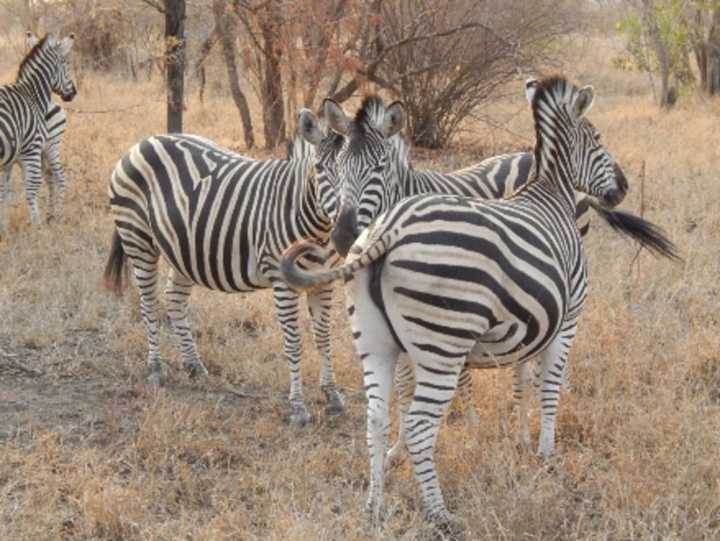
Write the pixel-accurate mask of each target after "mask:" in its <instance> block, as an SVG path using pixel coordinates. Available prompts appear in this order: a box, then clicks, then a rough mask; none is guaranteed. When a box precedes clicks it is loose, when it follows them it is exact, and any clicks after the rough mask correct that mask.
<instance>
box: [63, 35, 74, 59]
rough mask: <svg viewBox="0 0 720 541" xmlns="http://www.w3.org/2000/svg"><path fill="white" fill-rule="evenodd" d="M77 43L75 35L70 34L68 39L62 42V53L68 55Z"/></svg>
mask: <svg viewBox="0 0 720 541" xmlns="http://www.w3.org/2000/svg"><path fill="white" fill-rule="evenodd" d="M74 43H75V34H70V35H69V36H68V37H66V38H64V39H63V40H62V41H61V42H60V52H61V53H62V54H63V55H66V54H68V53H69V52H70V49H72V46H73V44H74Z"/></svg>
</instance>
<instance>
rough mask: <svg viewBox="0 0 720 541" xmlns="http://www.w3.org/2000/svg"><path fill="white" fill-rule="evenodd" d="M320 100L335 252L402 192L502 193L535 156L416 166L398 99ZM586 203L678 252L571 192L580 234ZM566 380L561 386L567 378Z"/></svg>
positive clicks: (403, 379)
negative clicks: (334, 152)
mask: <svg viewBox="0 0 720 541" xmlns="http://www.w3.org/2000/svg"><path fill="white" fill-rule="evenodd" d="M324 107H325V115H326V117H327V119H328V122H329V124H330V126H331V127H332V129H334V130H335V131H337V132H338V133H343V134H345V135H347V137H348V140H347V143H346V149H345V150H344V151H343V153H341V155H340V156H339V158H338V174H339V175H340V178H341V180H342V188H341V200H342V207H341V210H340V213H339V217H338V221H337V225H336V227H335V229H334V231H333V241H334V245H335V247H336V248H337V249H338V251H339V252H340V253H347V250H348V248H349V247H350V245H351V244H352V242H353V241H354V240H355V239H356V237H357V234H358V232H359V231H361V230H363V229H364V228H365V227H366V226H367V225H368V224H369V223H370V222H371V221H372V220H373V219H374V218H375V217H376V216H378V215H379V214H380V213H381V212H384V211H385V210H387V209H388V208H391V207H392V206H393V205H395V204H397V202H398V201H399V200H400V199H402V198H404V197H409V196H413V195H419V194H448V195H460V196H467V197H477V198H481V199H500V198H504V197H508V196H510V195H511V194H512V193H514V192H515V191H516V190H517V189H519V188H520V187H521V186H523V185H524V184H525V183H526V182H527V181H528V179H529V178H530V177H531V173H532V170H533V163H534V158H533V153H531V152H519V153H514V154H505V155H501V156H495V157H492V158H488V159H486V160H484V161H482V162H480V163H477V164H475V165H472V166H470V167H467V168H464V169H461V170H458V171H454V172H450V173H441V172H438V171H428V170H418V169H415V168H414V167H412V165H411V163H410V161H409V158H408V155H409V146H408V144H407V142H406V141H405V139H404V137H403V136H402V134H400V133H399V129H400V128H401V127H402V125H403V123H404V119H403V116H404V114H403V109H402V105H401V104H400V103H399V102H395V103H393V104H391V105H390V106H388V107H386V106H385V104H384V103H383V101H382V100H381V99H380V98H378V97H377V96H369V97H368V98H366V99H365V100H364V101H363V104H362V106H361V108H360V110H359V111H358V113H357V114H356V116H355V119H354V120H350V119H349V118H348V117H347V115H346V114H345V112H344V111H343V110H342V108H341V107H340V106H339V105H337V104H336V103H335V102H333V101H332V100H326V101H325V104H324ZM581 122H582V123H583V124H584V125H585V129H586V130H587V131H588V132H589V133H592V134H593V137H595V138H596V141H597V143H598V144H600V134H599V132H598V130H597V129H596V128H595V127H594V126H593V125H592V124H591V123H590V121H589V120H587V119H586V118H582V119H581ZM389 128H390V129H389ZM613 166H614V167H615V168H616V175H618V176H622V175H623V173H622V171H621V170H620V168H619V166H618V165H617V164H614V165H613ZM591 208H592V209H594V210H595V211H596V212H597V213H598V214H600V216H601V217H602V218H603V219H604V220H605V221H606V222H607V223H608V224H609V225H610V226H611V227H613V229H615V230H616V231H618V232H620V233H623V234H625V235H627V236H629V237H631V238H633V239H635V240H637V241H639V242H640V243H641V245H642V246H644V247H647V248H648V249H650V250H651V251H653V252H655V253H657V254H660V255H663V256H665V257H669V258H675V257H677V255H676V253H675V248H674V246H673V244H672V242H670V241H669V240H668V239H667V238H666V237H665V235H664V234H663V232H662V230H661V229H659V228H658V227H656V226H655V225H653V224H652V223H650V222H647V221H645V220H643V219H642V218H639V217H637V216H635V215H633V214H630V213H627V212H623V211H620V210H609V209H606V208H603V207H602V206H601V205H598V204H597V203H596V202H595V201H593V199H592V198H590V197H588V196H587V195H585V194H582V193H576V203H575V212H576V224H577V228H578V230H579V232H580V235H581V236H582V237H584V236H585V235H586V234H587V232H588V230H589V227H590V214H591V212H590V210H591ZM405 361H406V359H405V356H401V362H400V363H399V364H398V394H399V396H400V397H401V399H400V410H401V415H404V412H405V409H406V408H407V405H408V404H409V403H408V401H407V400H406V398H407V393H408V392H411V390H412V388H413V382H412V370H411V367H410V365H409V364H408V363H407V362H405ZM470 384H471V376H470V373H469V372H468V371H467V370H463V372H462V374H461V376H460V385H459V389H460V391H459V395H460V397H461V398H462V402H463V403H466V404H469V403H470V397H471V392H472V388H471V385H470ZM565 384H566V386H567V381H566V382H565ZM522 385H523V379H522V374H519V373H516V374H515V383H514V395H515V397H516V399H518V398H519V397H520V396H521V395H522V390H521V386H522ZM470 413H471V419H473V418H474V417H475V414H474V410H470ZM401 426H402V425H401ZM525 427H526V425H524V428H523V430H522V431H521V434H520V437H521V439H522V440H523V442H525V441H526V440H527V438H528V436H527V428H525ZM403 447H404V441H403V433H402V430H401V432H400V438H399V439H398V441H397V442H396V443H395V444H394V445H393V446H392V449H391V450H390V451H389V452H388V464H391V463H392V462H394V461H395V459H397V458H398V457H399V455H400V453H401V452H402V449H403Z"/></svg>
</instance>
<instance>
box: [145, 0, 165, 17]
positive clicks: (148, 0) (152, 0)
mask: <svg viewBox="0 0 720 541" xmlns="http://www.w3.org/2000/svg"><path fill="white" fill-rule="evenodd" d="M140 1H141V2H143V3H144V4H147V5H148V6H150V7H151V8H155V9H156V10H158V11H159V12H160V13H162V14H163V15H164V14H165V8H164V7H163V6H162V5H161V4H160V2H159V1H158V0H140Z"/></svg>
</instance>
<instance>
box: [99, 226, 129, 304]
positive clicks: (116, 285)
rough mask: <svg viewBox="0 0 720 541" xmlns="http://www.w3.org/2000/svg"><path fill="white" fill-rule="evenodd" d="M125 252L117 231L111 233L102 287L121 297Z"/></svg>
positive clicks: (123, 286) (123, 281)
mask: <svg viewBox="0 0 720 541" xmlns="http://www.w3.org/2000/svg"><path fill="white" fill-rule="evenodd" d="M125 259H126V258H125V250H124V248H123V245H122V240H121V239H120V234H119V233H118V231H117V229H115V231H114V232H113V236H112V241H111V244H110V256H109V257H108V261H107V265H105V272H104V273H103V285H104V286H105V287H106V288H107V289H110V290H111V291H114V292H115V293H116V294H117V295H118V296H120V295H122V292H123V289H124V288H125V283H126V282H127V280H125V279H123V275H124V273H123V270H124V269H125Z"/></svg>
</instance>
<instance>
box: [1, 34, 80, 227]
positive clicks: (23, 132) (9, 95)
mask: <svg viewBox="0 0 720 541" xmlns="http://www.w3.org/2000/svg"><path fill="white" fill-rule="evenodd" d="M73 42H74V38H73V36H72V35H70V36H68V37H66V38H64V39H62V40H60V41H57V40H56V39H55V38H54V37H53V36H45V37H44V38H42V39H41V40H40V41H38V42H37V43H36V44H35V45H34V46H33V48H32V49H31V50H30V52H28V54H27V55H26V56H25V58H24V59H23V61H22V63H21V64H20V69H19V71H18V76H17V81H16V82H15V83H14V84H10V85H4V86H0V190H1V191H2V199H3V216H0V232H1V231H3V229H4V228H5V225H6V224H5V222H6V219H7V211H8V206H9V204H10V169H11V166H12V164H13V163H15V162H17V163H19V164H20V167H21V168H22V172H23V182H24V185H25V197H26V199H27V202H28V206H29V207H30V219H31V221H32V223H34V224H37V223H39V221H40V213H39V211H38V203H37V192H38V189H39V188H40V182H41V181H42V155H43V151H44V150H45V149H46V142H47V139H48V125H47V121H46V116H47V114H48V112H49V110H50V105H51V104H52V101H51V93H52V92H57V93H58V94H60V97H61V98H62V99H63V100H64V101H70V100H72V99H73V98H74V97H75V94H76V90H75V84H74V83H73V81H72V79H71V78H70V74H69V71H70V69H69V65H68V61H67V58H66V55H67V54H68V52H69V51H70V49H71V48H72V45H73Z"/></svg>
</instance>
